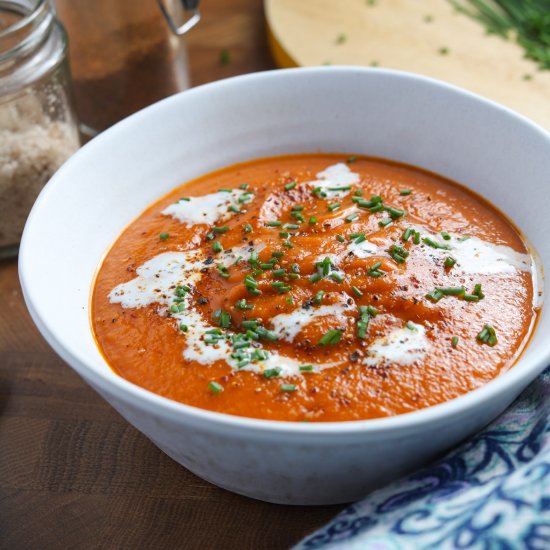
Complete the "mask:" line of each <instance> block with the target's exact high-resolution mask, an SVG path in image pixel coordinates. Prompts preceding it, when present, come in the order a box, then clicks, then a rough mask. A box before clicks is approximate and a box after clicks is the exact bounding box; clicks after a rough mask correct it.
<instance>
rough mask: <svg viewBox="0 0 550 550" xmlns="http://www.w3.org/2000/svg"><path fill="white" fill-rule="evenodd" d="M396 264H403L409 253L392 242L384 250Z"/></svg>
mask: <svg viewBox="0 0 550 550" xmlns="http://www.w3.org/2000/svg"><path fill="white" fill-rule="evenodd" d="M386 252H388V254H389V255H390V256H391V257H392V258H393V260H394V261H396V262H397V263H398V264H404V263H405V260H406V259H407V257H408V255H409V251H408V250H407V249H406V248H403V247H402V246H398V245H396V244H392V245H391V246H390V247H389V248H388V250H387V251H386Z"/></svg>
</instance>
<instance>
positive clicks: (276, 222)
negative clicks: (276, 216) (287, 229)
mask: <svg viewBox="0 0 550 550" xmlns="http://www.w3.org/2000/svg"><path fill="white" fill-rule="evenodd" d="M265 225H266V226H267V227H279V226H281V225H283V222H282V221H279V220H272V221H269V222H265Z"/></svg>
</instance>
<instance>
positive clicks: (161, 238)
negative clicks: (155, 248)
mask: <svg viewBox="0 0 550 550" xmlns="http://www.w3.org/2000/svg"><path fill="white" fill-rule="evenodd" d="M168 237H170V233H165V232H163V233H161V234H160V235H159V239H160V240H161V241H165V240H166V239H168Z"/></svg>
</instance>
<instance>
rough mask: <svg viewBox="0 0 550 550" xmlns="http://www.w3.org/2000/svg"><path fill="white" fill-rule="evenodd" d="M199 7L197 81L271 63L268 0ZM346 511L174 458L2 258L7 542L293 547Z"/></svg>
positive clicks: (0, 392)
mask: <svg viewBox="0 0 550 550" xmlns="http://www.w3.org/2000/svg"><path fill="white" fill-rule="evenodd" d="M202 4H203V9H202V12H203V20H202V21H201V23H200V25H199V26H198V27H197V28H196V29H195V30H194V31H193V32H192V33H191V34H190V35H189V39H188V44H189V53H190V59H191V68H192V71H191V76H192V81H193V83H194V84H201V83H204V82H208V81H211V80H216V79H219V78H224V77H227V76H231V75H234V74H239V73H245V72H250V71H257V70H262V69H268V68H272V61H271V60H270V57H269V54H268V50H267V46H266V43H265V32H264V19H263V13H262V6H261V1H260V0H234V1H233V2H227V1H225V0H203V2H202ZM222 49H227V50H228V51H229V56H230V62H229V63H227V64H225V65H222V64H220V51H221V50H222ZM340 508H341V507H334V506H333V507H289V506H278V505H271V504H266V503H262V502H258V501H254V500H251V499H247V498H244V497H240V496H237V495H234V494H231V493H229V492H227V491H224V490H222V489H218V488H217V487H214V486H213V485H210V484H209V483H207V482H205V481H203V480H201V479H199V478H197V477H196V476H194V475H193V474H191V473H190V472H188V471H186V470H185V469H184V468H182V467H181V466H179V465H178V464H176V463H175V462H173V461H172V460H171V459H170V458H168V457H167V456H166V455H164V454H163V453H162V452H160V451H159V450H158V449H157V448H156V447H155V446H154V445H153V444H152V443H151V442H150V441H149V440H147V439H146V438H145V437H144V436H143V435H141V434H140V433H139V432H137V431H136V430H135V429H134V428H133V427H132V426H130V425H129V424H128V423H127V422H126V421H124V420H123V419H122V418H121V417H120V416H118V414H117V413H116V412H115V411H114V410H113V409H112V408H111V407H110V406H109V405H107V403H105V402H104V401H103V400H102V399H101V398H100V397H99V396H98V395H96V394H95V393H94V392H93V391H92V390H91V389H90V388H89V387H88V386H87V385H86V384H85V383H84V382H83V381H82V380H81V379H80V378H79V377H78V376H77V375H76V374H75V373H74V372H73V371H72V370H71V369H70V368H69V367H68V366H67V365H65V364H64V363H63V361H61V360H60V359H59V358H58V357H57V356H56V355H55V354H54V352H53V351H52V350H51V349H50V348H49V346H48V345H47V344H46V343H45V342H44V340H43V339H42V337H41V336H40V335H39V333H38V331H37V330H36V328H35V327H34V325H33V323H32V321H31V319H30V317H29V315H28V313H27V310H26V308H25V305H24V302H23V298H22V295H21V289H20V287H19V282H18V276H17V264H16V261H15V260H11V261H9V260H8V261H3V262H0V548H9V549H11V550H13V549H19V548H23V549H40V550H47V549H58V548H63V549H69V548H78V549H88V548H128V549H137V548H186V549H195V548H196V549H209V548H213V549H218V548H220V549H232V548H238V549H248V548H250V549H261V548H266V549H269V548H288V547H289V546H290V545H292V544H293V543H295V542H297V541H298V540H299V539H300V538H301V537H303V536H304V535H305V534H307V533H308V532H310V531H311V530H313V529H315V528H317V527H320V526H321V525H322V524H323V523H325V522H326V521H328V520H329V519H330V518H331V517H332V516H333V515H334V514H336V513H337V512H338V511H339V509H340Z"/></svg>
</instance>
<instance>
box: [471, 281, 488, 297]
mask: <svg viewBox="0 0 550 550" xmlns="http://www.w3.org/2000/svg"><path fill="white" fill-rule="evenodd" d="M472 294H473V295H474V296H477V297H478V298H479V299H480V300H483V298H485V294H483V291H482V290H481V285H480V284H477V285H475V286H474V291H473V292H472Z"/></svg>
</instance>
